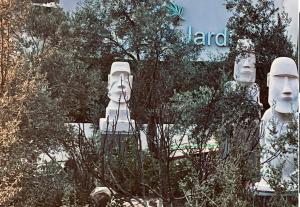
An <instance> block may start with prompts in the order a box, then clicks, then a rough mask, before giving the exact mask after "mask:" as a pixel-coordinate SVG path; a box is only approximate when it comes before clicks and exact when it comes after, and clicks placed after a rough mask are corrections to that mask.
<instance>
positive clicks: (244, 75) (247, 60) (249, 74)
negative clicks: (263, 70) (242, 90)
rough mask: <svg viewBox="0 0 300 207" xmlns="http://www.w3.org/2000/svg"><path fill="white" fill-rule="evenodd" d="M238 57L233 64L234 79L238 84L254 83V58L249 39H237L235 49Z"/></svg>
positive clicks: (252, 46)
mask: <svg viewBox="0 0 300 207" xmlns="http://www.w3.org/2000/svg"><path fill="white" fill-rule="evenodd" d="M236 49H237V51H238V53H239V55H238V56H237V57H236V59H235V62H234V79H235V80H236V81H238V82H245V83H254V82H255V79H256V68H255V63H256V58H255V54H254V45H253V43H252V41H251V40H250V39H239V40H238V43H237V47H236Z"/></svg>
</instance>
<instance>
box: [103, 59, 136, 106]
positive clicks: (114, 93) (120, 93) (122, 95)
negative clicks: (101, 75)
mask: <svg viewBox="0 0 300 207" xmlns="http://www.w3.org/2000/svg"><path fill="white" fill-rule="evenodd" d="M132 80H133V76H132V75H131V73H130V66H129V63H127V62H114V63H113V64H112V65H111V71H110V74H109V75H108V97H109V99H110V100H112V101H114V102H120V103H125V102H127V101H129V99H130V95H131V87H132Z"/></svg>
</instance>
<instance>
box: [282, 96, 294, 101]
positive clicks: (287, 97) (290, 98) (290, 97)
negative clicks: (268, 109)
mask: <svg viewBox="0 0 300 207" xmlns="http://www.w3.org/2000/svg"><path fill="white" fill-rule="evenodd" d="M282 99H283V100H284V101H291V100H292V99H293V96H292V95H282Z"/></svg>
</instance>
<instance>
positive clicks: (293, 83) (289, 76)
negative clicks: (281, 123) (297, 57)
mask: <svg viewBox="0 0 300 207" xmlns="http://www.w3.org/2000/svg"><path fill="white" fill-rule="evenodd" d="M268 87H269V98H268V102H269V104H270V106H274V107H275V108H274V109H275V111H277V112H280V113H293V112H296V111H297V109H298V93H299V81H298V72H297V66H296V63H295V62H294V60H292V59H291V58H287V57H279V58H276V59H275V60H274V61H273V63H272V66H271V70H270V73H269V74H268Z"/></svg>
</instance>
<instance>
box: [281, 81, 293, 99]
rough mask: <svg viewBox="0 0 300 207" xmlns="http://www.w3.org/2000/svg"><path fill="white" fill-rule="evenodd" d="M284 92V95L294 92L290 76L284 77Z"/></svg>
mask: <svg viewBox="0 0 300 207" xmlns="http://www.w3.org/2000/svg"><path fill="white" fill-rule="evenodd" d="M282 93H283V94H284V95H291V94H292V89H291V87H290V84H289V79H288V77H285V78H284V85H283V90H282Z"/></svg>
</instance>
